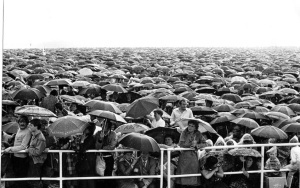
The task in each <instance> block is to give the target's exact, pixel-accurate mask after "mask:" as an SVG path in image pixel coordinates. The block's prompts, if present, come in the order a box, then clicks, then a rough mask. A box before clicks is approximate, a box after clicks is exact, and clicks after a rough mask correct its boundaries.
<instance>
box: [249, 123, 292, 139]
mask: <svg viewBox="0 0 300 188" xmlns="http://www.w3.org/2000/svg"><path fill="white" fill-rule="evenodd" d="M251 134H252V135H255V136H259V137H264V138H276V139H287V138H288V136H287V134H286V133H285V132H283V131H282V130H281V129H279V128H277V127H274V126H270V125H267V126H260V127H258V128H256V129H253V130H252V131H251Z"/></svg>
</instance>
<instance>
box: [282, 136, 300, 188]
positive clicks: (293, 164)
mask: <svg viewBox="0 0 300 188" xmlns="http://www.w3.org/2000/svg"><path fill="white" fill-rule="evenodd" d="M290 143H299V140H298V137H297V136H294V137H293V138H292V139H291V140H290ZM290 156H291V161H290V164H289V165H287V166H285V167H284V168H285V169H290V170H291V171H290V172H289V173H288V177H287V185H288V188H290V187H291V185H292V181H293V176H294V174H295V173H296V172H297V171H298V170H299V169H300V147H299V146H298V145H297V146H294V147H292V149H291V155H290Z"/></svg>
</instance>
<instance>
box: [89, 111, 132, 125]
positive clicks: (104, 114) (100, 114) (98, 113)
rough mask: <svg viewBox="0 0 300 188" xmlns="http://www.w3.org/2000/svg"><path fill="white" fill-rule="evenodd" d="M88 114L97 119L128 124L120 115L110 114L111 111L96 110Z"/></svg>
mask: <svg viewBox="0 0 300 188" xmlns="http://www.w3.org/2000/svg"><path fill="white" fill-rule="evenodd" d="M88 114H89V115H94V116H97V117H101V118H105V119H109V120H113V121H117V122H121V123H127V122H126V121H125V119H124V118H122V117H121V116H120V115H118V114H115V113H113V112H109V111H103V110H94V111H92V112H89V113H88Z"/></svg>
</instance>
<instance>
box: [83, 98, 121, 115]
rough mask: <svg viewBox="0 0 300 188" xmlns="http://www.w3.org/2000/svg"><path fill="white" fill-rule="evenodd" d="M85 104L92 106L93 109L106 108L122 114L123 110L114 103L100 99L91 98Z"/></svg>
mask: <svg viewBox="0 0 300 188" xmlns="http://www.w3.org/2000/svg"><path fill="white" fill-rule="evenodd" d="M84 106H88V107H90V108H91V111H94V110H106V111H110V112H113V113H116V114H121V113H122V111H121V110H120V109H119V108H118V107H117V106H116V105H114V104H113V103H110V102H105V101H99V100H90V101H88V102H87V103H85V104H84Z"/></svg>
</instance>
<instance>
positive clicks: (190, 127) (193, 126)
mask: <svg viewBox="0 0 300 188" xmlns="http://www.w3.org/2000/svg"><path fill="white" fill-rule="evenodd" d="M195 130H196V126H195V125H194V124H192V123H190V124H189V125H188V131H189V132H194V131H195Z"/></svg>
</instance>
